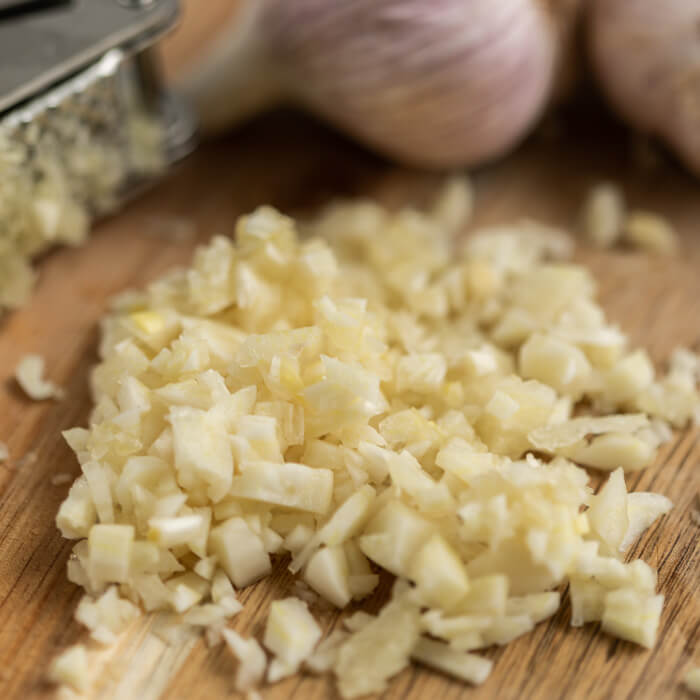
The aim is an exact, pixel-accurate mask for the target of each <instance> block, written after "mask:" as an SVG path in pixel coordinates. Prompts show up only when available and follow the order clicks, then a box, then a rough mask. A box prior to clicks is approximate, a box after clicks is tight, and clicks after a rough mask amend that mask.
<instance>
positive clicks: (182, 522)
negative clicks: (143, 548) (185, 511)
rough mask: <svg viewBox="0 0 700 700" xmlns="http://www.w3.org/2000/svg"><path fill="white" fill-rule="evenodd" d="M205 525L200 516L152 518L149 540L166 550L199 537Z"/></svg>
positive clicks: (149, 523)
mask: <svg viewBox="0 0 700 700" xmlns="http://www.w3.org/2000/svg"><path fill="white" fill-rule="evenodd" d="M204 524H205V520H204V516H202V515H199V514H193V515H180V516H177V517H174V518H151V519H150V520H149V521H148V527H149V530H148V539H149V540H151V541H152V542H155V543H156V544H157V545H158V546H159V547H165V548H170V547H176V546H178V545H182V544H188V543H189V542H192V541H193V540H194V539H195V538H196V537H197V535H198V534H199V532H200V530H202V529H203V527H204Z"/></svg>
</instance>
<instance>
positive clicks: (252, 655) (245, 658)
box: [221, 628, 267, 693]
mask: <svg viewBox="0 0 700 700" xmlns="http://www.w3.org/2000/svg"><path fill="white" fill-rule="evenodd" d="M221 634H222V635H223V638H224V641H225V642H226V646H227V647H228V648H229V649H230V651H231V653H232V654H233V655H234V656H235V657H236V658H237V659H238V671H237V672H236V690H238V691H239V692H241V693H245V692H247V691H249V690H251V689H252V688H255V687H256V686H258V685H260V683H261V682H262V679H263V676H264V675H265V667H266V666H267V658H266V656H265V652H264V651H263V648H262V647H261V646H260V644H258V642H257V640H255V639H245V638H243V637H241V636H240V635H239V634H238V633H237V632H234V631H233V630H232V629H227V628H224V629H222V630H221Z"/></svg>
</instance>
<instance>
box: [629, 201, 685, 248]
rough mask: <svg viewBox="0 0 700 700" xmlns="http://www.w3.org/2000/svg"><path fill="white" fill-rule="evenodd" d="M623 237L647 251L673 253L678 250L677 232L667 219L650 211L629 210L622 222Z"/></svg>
mask: <svg viewBox="0 0 700 700" xmlns="http://www.w3.org/2000/svg"><path fill="white" fill-rule="evenodd" d="M624 237H625V240H626V241H628V242H629V243H632V244H633V245H635V246H638V247H639V248H642V249H643V250H645V251H647V252H649V253H654V254H657V255H675V254H676V253H677V252H678V246H679V242H678V234H677V233H676V232H675V231H674V230H673V227H672V226H671V224H670V223H669V221H667V220H666V219H664V218H663V217H661V216H659V215H658V214H652V213H651V212H647V211H633V212H630V214H629V215H628V216H627V220H626V221H625V224H624Z"/></svg>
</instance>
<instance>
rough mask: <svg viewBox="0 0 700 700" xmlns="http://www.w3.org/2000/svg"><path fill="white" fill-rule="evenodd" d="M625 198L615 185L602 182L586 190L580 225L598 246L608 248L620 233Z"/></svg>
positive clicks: (613, 243)
mask: <svg viewBox="0 0 700 700" xmlns="http://www.w3.org/2000/svg"><path fill="white" fill-rule="evenodd" d="M624 214H625V200H624V197H623V194H622V191H621V190H620V188H619V187H617V186H616V185H614V184H612V183H609V182H603V183H600V184H598V185H595V186H594V187H592V188H591V190H590V191H589V192H588V195H587V197H586V201H585V203H584V206H583V212H582V217H581V219H582V227H583V231H584V233H585V234H586V236H587V237H588V239H589V240H590V241H591V243H593V244H594V245H596V246H598V247H600V248H610V247H612V246H613V245H615V243H617V241H618V240H619V239H620V236H621V235H622V224H623V220H624Z"/></svg>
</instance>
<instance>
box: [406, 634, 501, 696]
mask: <svg viewBox="0 0 700 700" xmlns="http://www.w3.org/2000/svg"><path fill="white" fill-rule="evenodd" d="M411 657H412V658H413V659H415V660H416V661H420V663H422V664H425V665H426V666H430V667H431V668H434V669H437V670H438V671H442V672H443V673H447V674H448V675H450V676H452V677H454V678H458V679H459V680H461V681H466V682H467V683H472V684H473V685H480V684H481V683H483V682H484V681H485V680H486V679H487V678H488V676H489V674H490V673H491V668H492V667H493V661H491V660H490V659H485V658H483V657H482V656H477V655H476V654H468V653H465V652H461V651H456V650H455V649H452V648H451V647H450V646H448V645H447V644H444V643H443V642H436V641H434V640H432V639H427V638H425V637H421V638H420V639H419V640H418V642H417V643H416V645H415V646H414V647H413V651H412V652H411Z"/></svg>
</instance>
